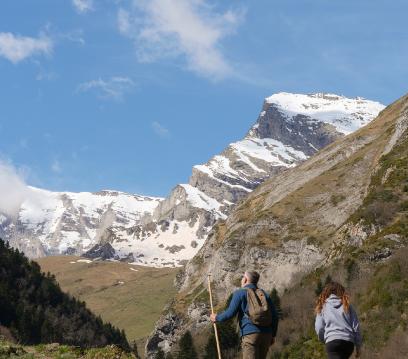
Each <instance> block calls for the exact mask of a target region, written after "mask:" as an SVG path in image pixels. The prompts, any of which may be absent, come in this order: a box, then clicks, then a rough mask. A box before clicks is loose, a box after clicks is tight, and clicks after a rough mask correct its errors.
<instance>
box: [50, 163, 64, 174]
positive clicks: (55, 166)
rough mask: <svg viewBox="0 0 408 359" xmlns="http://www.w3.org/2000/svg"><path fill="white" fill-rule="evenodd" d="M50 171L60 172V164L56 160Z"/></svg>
mask: <svg viewBox="0 0 408 359" xmlns="http://www.w3.org/2000/svg"><path fill="white" fill-rule="evenodd" d="M51 170H52V172H54V173H61V172H62V168H61V164H60V163H59V161H58V160H54V162H53V163H52V165H51Z"/></svg>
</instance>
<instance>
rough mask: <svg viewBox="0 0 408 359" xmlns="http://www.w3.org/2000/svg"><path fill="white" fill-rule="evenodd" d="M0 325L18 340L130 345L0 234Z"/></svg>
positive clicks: (72, 343)
mask: <svg viewBox="0 0 408 359" xmlns="http://www.w3.org/2000/svg"><path fill="white" fill-rule="evenodd" d="M0 325H2V326H5V327H7V328H9V329H10V331H11V333H12V335H13V337H14V338H15V339H16V340H18V341H19V342H20V343H22V344H38V343H52V342H58V343H61V344H67V345H75V346H80V347H83V348H90V347H101V346H105V345H108V344H116V345H118V346H119V347H121V348H122V349H124V350H126V351H129V350H130V346H129V343H128V341H127V339H126V335H125V333H124V331H123V330H122V331H120V330H119V329H117V328H115V327H114V326H112V325H111V324H110V323H104V322H103V321H102V319H101V318H100V317H99V316H96V315H94V314H93V313H92V312H91V311H90V310H89V309H88V308H87V307H86V305H85V302H81V301H79V300H78V299H76V298H74V297H72V296H71V295H69V294H66V293H64V292H63V291H62V290H61V288H60V286H59V284H58V283H57V281H56V279H55V277H54V275H51V274H50V273H47V274H45V273H42V272H41V268H40V266H39V265H38V264H37V263H36V262H34V261H30V260H29V259H28V258H27V257H25V256H24V254H23V253H20V252H19V251H18V250H17V249H13V248H11V247H10V246H9V244H8V243H6V242H4V241H3V240H1V239H0Z"/></svg>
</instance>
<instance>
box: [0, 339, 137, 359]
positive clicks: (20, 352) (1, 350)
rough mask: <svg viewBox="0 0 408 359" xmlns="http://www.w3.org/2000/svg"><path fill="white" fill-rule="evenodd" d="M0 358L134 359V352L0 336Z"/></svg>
mask: <svg viewBox="0 0 408 359" xmlns="http://www.w3.org/2000/svg"><path fill="white" fill-rule="evenodd" d="M0 358H2V359H3V358H4V359H5V358H20V359H79V358H81V359H136V355H135V354H134V353H126V352H124V351H123V350H122V349H120V348H119V347H117V346H115V345H110V346H107V347H104V348H92V349H81V348H78V347H73V346H68V345H59V344H58V343H52V344H39V345H33V346H23V345H19V344H15V343H12V342H10V341H7V340H5V339H4V338H3V337H1V336H0Z"/></svg>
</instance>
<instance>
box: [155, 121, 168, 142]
mask: <svg viewBox="0 0 408 359" xmlns="http://www.w3.org/2000/svg"><path fill="white" fill-rule="evenodd" d="M152 128H153V131H154V132H155V133H156V135H158V136H160V137H162V138H168V137H170V131H169V130H168V129H167V128H165V127H164V126H163V125H161V124H160V123H159V122H157V121H153V122H152Z"/></svg>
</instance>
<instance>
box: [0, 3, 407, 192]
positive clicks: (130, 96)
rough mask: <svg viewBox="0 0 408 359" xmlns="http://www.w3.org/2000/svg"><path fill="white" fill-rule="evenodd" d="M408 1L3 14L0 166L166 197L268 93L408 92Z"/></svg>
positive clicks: (51, 181)
mask: <svg viewBox="0 0 408 359" xmlns="http://www.w3.org/2000/svg"><path fill="white" fill-rule="evenodd" d="M407 13H408V2H407V1H406V0H394V1H387V2H386V1H379V0H370V1H368V0H359V1H351V0H343V1H327V0H324V1H323V0H281V1H276V0H257V1H240V0H235V1H210V0H93V1H91V0H64V1H62V0H36V1H23V0H2V1H1V4H0V75H1V82H0V99H1V115H0V136H1V137H0V138H1V140H0V159H1V161H3V162H7V163H9V164H10V165H12V166H14V167H15V168H16V169H17V171H18V172H19V173H22V174H23V175H24V177H25V179H26V181H27V183H29V184H31V185H35V186H40V187H43V188H47V189H51V190H59V191H63V190H69V191H98V190H100V189H117V190H122V191H127V192H133V193H141V194H148V195H158V196H164V195H166V194H168V193H169V191H170V190H171V188H172V187H173V186H174V185H176V184H177V183H184V182H186V181H187V180H188V177H189V176H190V174H191V167H192V166H193V165H194V164H199V163H203V162H206V161H207V160H208V159H209V158H210V157H211V156H212V155H214V154H216V153H217V152H220V151H221V150H222V149H223V148H224V147H225V146H226V145H227V144H228V143H230V142H232V141H235V140H238V139H240V138H241V137H242V136H244V135H245V133H246V132H247V130H248V129H249V127H250V126H251V125H252V124H253V123H254V121H255V120H256V118H257V116H258V113H259V111H260V108H261V106H262V101H263V98H264V97H266V96H270V95H271V94H272V93H274V92H280V91H289V92H306V93H309V92H332V93H338V94H343V95H346V96H350V97H354V96H363V97H365V98H369V99H373V100H377V101H380V102H383V103H384V104H389V103H390V102H392V101H394V100H395V99H397V98H398V97H400V96H402V95H403V94H405V93H406V92H408V82H407V80H408V66H407V64H408V29H407V27H406V14H407Z"/></svg>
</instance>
